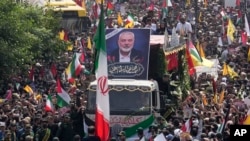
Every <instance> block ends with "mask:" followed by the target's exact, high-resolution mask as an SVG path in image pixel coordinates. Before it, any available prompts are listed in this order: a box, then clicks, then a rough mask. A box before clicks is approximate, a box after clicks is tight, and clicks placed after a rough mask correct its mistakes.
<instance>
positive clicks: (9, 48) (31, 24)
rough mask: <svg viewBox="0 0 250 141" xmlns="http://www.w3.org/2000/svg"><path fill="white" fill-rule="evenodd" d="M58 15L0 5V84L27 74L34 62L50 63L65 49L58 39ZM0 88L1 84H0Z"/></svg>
mask: <svg viewBox="0 0 250 141" xmlns="http://www.w3.org/2000/svg"><path fill="white" fill-rule="evenodd" d="M60 17H61V15H60V14H56V13H54V12H53V11H52V10H48V9H47V10H46V11H45V10H44V9H43V8H39V7H33V6H30V5H28V4H20V3H15V2H13V1H12V0H1V1H0V19H1V20H0V72H1V73H0V80H1V81H2V82H3V81H4V82H6V80H9V79H10V78H11V77H12V76H15V75H17V74H23V75H25V74H27V72H28V68H29V67H30V65H32V64H34V63H35V62H37V61H43V62H47V63H49V62H50V61H53V60H55V59H56V58H57V57H58V55H60V53H61V52H62V51H63V50H65V49H66V44H65V43H64V42H63V41H60V39H59V38H58V31H59V28H60V27H59V25H60ZM0 84H1V82H0Z"/></svg>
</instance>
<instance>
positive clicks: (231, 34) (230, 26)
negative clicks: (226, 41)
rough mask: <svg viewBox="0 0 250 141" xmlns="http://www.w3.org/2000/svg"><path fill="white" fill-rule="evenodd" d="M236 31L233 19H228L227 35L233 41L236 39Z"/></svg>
mask: <svg viewBox="0 0 250 141" xmlns="http://www.w3.org/2000/svg"><path fill="white" fill-rule="evenodd" d="M234 32H235V26H234V24H233V22H232V20H231V19H228V25H227V36H228V37H229V38H230V40H231V41H234Z"/></svg>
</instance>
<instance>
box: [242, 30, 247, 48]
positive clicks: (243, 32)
mask: <svg viewBox="0 0 250 141" xmlns="http://www.w3.org/2000/svg"><path fill="white" fill-rule="evenodd" d="M241 42H242V44H243V45H246V44H247V33H246V32H245V31H241Z"/></svg>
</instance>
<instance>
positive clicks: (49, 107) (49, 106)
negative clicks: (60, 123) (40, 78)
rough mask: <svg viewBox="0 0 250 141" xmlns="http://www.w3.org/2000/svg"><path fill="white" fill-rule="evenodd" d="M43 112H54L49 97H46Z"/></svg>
mask: <svg viewBox="0 0 250 141" xmlns="http://www.w3.org/2000/svg"><path fill="white" fill-rule="evenodd" d="M45 111H47V112H53V111H54V106H53V103H52V98H51V95H48V97H47V100H46V105H45Z"/></svg>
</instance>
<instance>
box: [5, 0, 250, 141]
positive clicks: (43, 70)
mask: <svg viewBox="0 0 250 141" xmlns="http://www.w3.org/2000/svg"><path fill="white" fill-rule="evenodd" d="M243 4H244V3H241V5H238V6H236V7H226V8H224V6H223V1H222V0H206V2H205V0H204V1H202V2H198V3H197V7H198V9H195V7H194V5H195V1H194V0H190V3H188V0H186V1H184V0H172V6H171V7H168V9H167V14H166V16H163V14H162V13H161V8H162V3H161V2H160V1H158V0H155V1H147V0H145V1H141V0H130V1H128V2H116V3H114V9H113V13H112V14H111V15H109V16H107V18H106V27H107V28H119V27H122V26H124V25H120V24H119V23H118V22H117V20H116V16H117V14H118V12H120V13H122V18H123V19H124V20H125V19H126V16H127V12H129V13H132V14H133V15H134V19H135V21H134V28H150V29H151V31H152V32H151V33H152V34H155V35H164V34H165V31H166V30H167V32H168V34H169V35H171V33H172V29H173V28H174V27H176V28H177V29H178V26H177V24H178V23H180V22H181V23H182V24H188V25H190V26H188V34H191V37H192V38H190V40H193V42H197V41H199V43H200V44H201V45H202V47H203V49H204V51H205V54H206V58H207V59H218V60H219V66H218V71H217V72H218V76H213V75H211V74H210V73H209V72H208V73H203V74H201V75H199V76H196V75H194V76H191V78H192V79H193V81H194V83H192V89H191V90H190V95H189V96H188V98H187V99H186V100H185V101H184V102H182V104H181V105H180V107H179V109H177V110H176V111H174V112H173V113H172V114H171V116H170V117H168V118H167V119H164V118H162V117H157V118H156V121H155V124H153V125H152V126H150V128H149V130H148V131H147V132H143V130H142V129H140V128H139V129H138V130H137V133H138V140H142V139H144V140H149V141H153V140H154V138H156V137H157V135H159V134H161V133H163V135H164V137H165V140H166V141H229V140H230V139H229V137H230V125H233V124H250V122H249V121H247V120H246V119H247V117H248V115H249V116H250V113H249V111H248V110H249V106H250V102H249V103H247V100H248V97H249V94H250V93H249V89H250V82H249V79H250V64H249V61H250V60H249V58H248V50H249V45H248V43H247V39H246V40H244V41H243V38H244V35H245V34H247V32H248V31H246V29H245V28H246V27H245V24H244V22H245V20H246V19H244V14H245V12H246V11H245V9H244V8H242V5H243ZM121 7H122V8H121ZM243 7H244V6H243ZM121 9H123V10H122V11H120V10H121ZM242 9H243V10H242ZM124 10H125V12H124ZM89 11H91V9H89ZM145 11H147V12H145ZM222 11H223V13H222ZM197 12H198V14H197ZM89 13H91V12H89ZM145 13H147V14H145ZM239 13H241V14H239ZM225 15H226V16H225ZM90 17H91V15H90ZM195 17H196V18H198V20H197V19H195ZM238 18H240V19H238ZM228 19H231V20H232V22H233V24H234V25H235V32H234V34H233V37H234V39H233V40H230V39H228V38H229V37H228V36H227V35H228V34H227V33H226V32H227V28H228ZM92 20H93V19H92ZM182 20H184V21H182ZM93 21H94V20H93ZM94 22H95V21H94ZM94 22H93V24H92V27H91V29H90V30H88V32H86V33H74V34H70V35H69V40H70V41H72V42H73V43H74V46H73V48H70V49H69V50H68V51H67V52H65V54H63V55H62V56H61V57H60V58H58V61H57V62H53V63H48V62H43V61H40V60H38V62H37V63H36V64H34V65H33V66H30V72H29V78H26V75H24V74H20V76H16V77H13V79H12V80H10V82H9V84H8V87H6V88H5V89H4V91H5V94H4V95H3V96H2V99H1V100H0V106H1V109H0V140H2V141H34V140H35V141H80V140H84V141H98V140H99V138H98V137H96V136H95V134H94V128H95V127H92V126H90V127H89V128H88V136H87V137H86V134H85V133H84V127H83V118H84V110H85V106H86V102H87V101H86V95H85V90H86V89H87V86H88V84H89V82H90V81H92V80H94V77H93V76H92V75H91V74H90V73H89V72H90V71H91V69H92V67H93V48H91V47H90V48H89V47H87V46H88V37H90V38H91V39H93V35H94V32H95V28H96V25H95V23H94ZM75 52H78V53H84V56H85V59H84V62H82V65H84V66H85V69H84V70H85V71H83V72H81V74H80V75H79V77H78V78H77V79H76V80H75V83H74V84H70V83H68V82H67V79H66V78H65V75H64V69H65V68H66V67H67V66H68V64H69V62H70V61H71V59H72V57H73V54H74V53H75ZM45 64H46V65H45ZM224 65H228V66H229V67H230V68H231V69H232V70H233V73H226V74H225V72H224V71H223V66H224ZM163 77H166V76H163ZM56 79H60V80H61V82H62V85H63V87H64V89H65V90H67V92H68V93H69V94H70V96H71V99H72V101H71V103H70V106H68V107H64V108H60V107H58V106H57V105H54V106H55V109H56V110H55V111H46V110H45V108H44V107H45V106H46V100H47V98H48V96H49V95H51V96H52V102H53V103H54V104H55V103H56V102H55V101H56V86H57V85H56ZM163 81H164V80H163ZM169 81H170V80H169V79H166V81H164V82H159V83H161V85H160V89H161V90H163V91H165V92H166V91H167V90H166V89H167V88H166V86H167V85H169V83H170V82H169ZM26 85H29V86H30V88H31V89H32V92H30V91H29V90H28V91H27V89H25V87H26ZM34 93H36V94H34ZM166 95H170V94H169V93H166ZM187 121H188V122H189V124H188V126H187V124H186V123H187ZM117 136H118V137H119V140H121V141H124V140H126V133H125V132H124V131H121V132H120V133H119V134H118V135H117Z"/></svg>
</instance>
